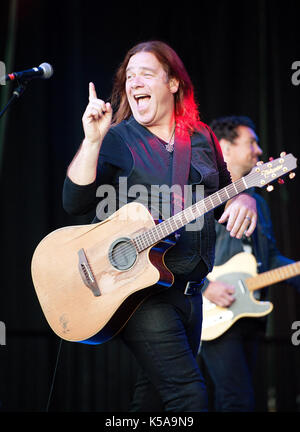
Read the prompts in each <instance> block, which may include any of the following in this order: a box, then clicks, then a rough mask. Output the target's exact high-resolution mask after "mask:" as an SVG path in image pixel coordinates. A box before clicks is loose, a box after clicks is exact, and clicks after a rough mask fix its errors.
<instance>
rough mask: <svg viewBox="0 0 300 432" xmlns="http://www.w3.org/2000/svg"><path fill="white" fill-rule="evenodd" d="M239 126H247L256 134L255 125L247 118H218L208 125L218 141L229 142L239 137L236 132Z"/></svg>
mask: <svg viewBox="0 0 300 432" xmlns="http://www.w3.org/2000/svg"><path fill="white" fill-rule="evenodd" d="M239 126H247V127H249V128H250V129H252V130H253V131H254V132H256V131H255V129H256V127H255V124H254V123H253V121H252V120H251V119H250V118H249V117H247V116H228V117H219V118H217V119H215V120H213V121H212V122H211V124H210V127H211V129H212V130H213V132H214V134H215V135H216V137H217V138H218V140H219V141H220V140H221V139H222V138H223V139H226V140H228V141H230V142H233V141H234V140H235V139H236V138H237V137H238V136H239V134H238V130H237V128H238V127H239Z"/></svg>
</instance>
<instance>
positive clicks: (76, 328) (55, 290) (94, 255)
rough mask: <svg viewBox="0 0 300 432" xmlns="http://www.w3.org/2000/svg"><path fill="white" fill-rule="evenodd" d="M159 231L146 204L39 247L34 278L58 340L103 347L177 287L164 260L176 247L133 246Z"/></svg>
mask: <svg viewBox="0 0 300 432" xmlns="http://www.w3.org/2000/svg"><path fill="white" fill-rule="evenodd" d="M154 226H155V222H154V220H153V218H152V216H151V214H150V213H149V211H148V210H147V209H146V208H145V207H144V206H143V205H141V204H139V203H130V204H127V205H126V206H124V207H122V208H121V209H120V210H118V211H117V212H116V213H114V214H113V215H112V216H111V217H110V218H108V219H106V220H105V221H103V222H100V223H97V224H91V225H81V226H71V227H65V228H61V229H58V230H56V231H53V232H52V233H50V234H49V235H48V236H46V237H45V238H44V239H43V240H42V241H41V242H40V243H39V245H38V246H37V248H36V250H35V252H34V255H33V259H32V279H33V282H34V286H35V290H36V293H37V296H38V299H39V302H40V305H41V308H42V310H43V313H44V315H45V317H46V319H47V321H48V323H49V325H50V327H51V328H52V330H53V331H54V332H55V333H56V334H57V335H58V336H59V337H61V338H62V339H65V340H69V341H74V342H83V343H91V344H93V343H103V342H105V341H107V340H109V339H110V338H112V337H113V336H114V335H116V334H117V333H118V332H119V331H120V330H121V329H122V327H123V326H124V325H125V323H126V322H127V321H128V319H129V318H130V316H131V315H132V314H133V313H134V311H135V310H136V308H137V307H138V306H139V305H140V303H141V302H142V301H144V299H145V298H146V297H147V296H149V295H152V294H154V293H155V292H158V291H160V290H161V289H163V287H169V286H171V285H172V283H173V280H174V278H173V274H172V273H171V272H170V271H169V270H168V269H167V267H166V266H165V265H164V262H163V257H164V254H165V252H166V251H167V250H168V249H169V248H170V247H172V246H173V244H174V243H172V242H169V241H162V242H160V243H159V244H156V245H154V246H153V247H152V248H148V249H145V250H144V251H142V252H141V253H139V254H136V255H135V251H134V248H133V247H132V244H131V242H130V238H131V237H133V236H135V235H137V234H141V233H143V232H144V231H145V230H149V229H151V228H153V227H154ZM88 282H89V283H90V286H89V284H88Z"/></svg>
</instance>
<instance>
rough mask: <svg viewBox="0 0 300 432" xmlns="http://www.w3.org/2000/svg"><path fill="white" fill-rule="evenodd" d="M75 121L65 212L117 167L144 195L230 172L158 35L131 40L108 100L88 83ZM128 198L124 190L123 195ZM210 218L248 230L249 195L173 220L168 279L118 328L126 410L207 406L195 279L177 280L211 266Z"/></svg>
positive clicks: (251, 220)
mask: <svg viewBox="0 0 300 432" xmlns="http://www.w3.org/2000/svg"><path fill="white" fill-rule="evenodd" d="M82 122H83V130H84V139H83V141H82V143H81V145H80V148H79V150H78V151H77V153H76V155H75V156H74V158H73V160H72V162H71V164H70V166H69V168H68V171H67V176H66V179H65V183H64V190H63V203H64V208H65V210H66V211H67V212H69V213H71V214H84V213H86V212H87V211H89V210H90V209H91V208H95V209H96V206H97V200H96V189H97V187H98V186H99V185H101V184H110V185H114V186H115V187H116V188H117V187H118V179H119V177H121V176H123V177H124V176H126V177H127V186H128V188H130V187H131V186H133V185H135V184H139V185H145V186H146V187H147V189H148V191H149V194H148V195H149V196H150V191H151V185H152V184H155V185H164V184H166V185H168V186H169V187H171V186H172V185H173V184H179V185H181V186H182V187H183V186H184V185H197V184H201V185H203V186H204V190H205V194H206V195H208V194H211V193H213V192H215V191H217V190H218V189H219V188H222V187H224V186H226V185H228V184H229V183H230V182H231V179H230V174H229V172H228V170H227V168H226V164H225V162H224V160H223V156H222V152H221V150H220V146H219V143H218V141H217V139H216V137H215V135H214V134H213V132H212V131H211V129H210V128H209V127H208V126H207V125H206V124H204V123H202V122H201V121H200V120H199V114H198V109H197V105H196V101H195V98H194V91H193V84H192V82H191V80H190V78H189V75H188V73H187V71H186V69H185V67H184V65H183V63H182V61H181V59H180V58H179V56H178V55H177V54H176V52H174V50H173V49H172V48H171V47H170V46H168V45H167V44H165V43H163V42H160V41H149V42H145V43H140V44H138V45H136V46H134V47H133V48H132V49H131V50H130V51H129V52H128V53H127V54H126V56H125V58H124V60H123V62H122V64H121V66H120V67H119V69H118V70H117V72H116V76H115V81H114V87H113V91H112V96H111V103H108V102H105V101H103V100H101V99H100V98H99V97H98V95H97V93H96V89H95V86H94V84H93V83H90V85H89V102H88V105H87V107H86V110H85V112H84V114H83V118H82ZM116 196H118V193H117V194H116ZM182 196H184V194H182ZM130 200H132V197H130V196H128V197H127V201H126V202H130ZM117 204H118V206H121V205H122V202H118V203H117ZM214 218H217V219H218V220H219V222H220V223H227V225H226V226H227V230H228V231H230V234H231V235H232V236H234V237H237V238H241V236H242V234H243V233H244V232H245V231H246V233H247V235H248V236H249V235H251V234H252V232H253V231H254V229H255V226H256V218H257V214H256V205H255V200H254V199H253V198H252V197H251V196H249V195H247V194H241V195H239V196H237V197H235V198H234V199H232V200H231V201H230V202H228V203H227V204H226V207H225V208H224V206H223V207H219V208H218V209H217V211H215V213H208V214H207V215H205V219H204V226H203V228H202V230H201V231H200V230H198V231H188V230H184V229H183V230H182V231H181V233H180V236H179V238H178V240H177V243H176V245H175V246H174V247H173V248H172V249H171V250H170V251H169V252H168V253H167V254H166V256H165V263H166V265H167V267H168V268H169V269H170V270H171V271H172V272H173V274H174V277H175V282H174V284H173V285H172V286H171V287H170V288H168V289H165V290H164V291H163V292H161V293H159V294H156V295H153V296H150V297H148V298H147V299H146V300H145V301H144V302H143V303H142V304H141V306H140V307H139V308H138V309H137V310H136V312H135V313H134V314H133V316H132V317H131V318H130V320H129V321H128V322H127V324H126V325H125V326H124V328H123V329H122V330H121V332H120V333H119V335H118V337H119V338H120V339H121V340H122V341H123V342H124V343H125V344H126V345H127V346H128V347H129V349H130V350H131V351H132V353H133V354H134V355H135V357H136V359H137V361H138V363H139V365H140V372H139V376H138V379H137V382H136V387H135V393H134V397H133V401H132V405H131V407H130V410H131V411H155V410H164V411H168V412H188V411H190V412H192V411H194V412H197V411H206V410H207V398H206V389H205V385H204V380H203V377H202V375H201V372H200V370H199V368H198V365H197V361H196V355H197V351H198V345H199V341H200V336H201V323H202V315H201V310H202V306H201V305H202V297H201V284H192V283H191V284H189V285H188V286H189V287H190V288H191V290H189V291H187V290H186V286H187V283H188V282H193V281H201V280H202V279H203V278H204V277H205V276H206V274H207V273H208V272H209V271H211V269H212V265H213V261H214V248H215V228H214ZM94 221H95V222H96V221H97V218H95V220H94ZM153 395H155V396H154V397H153Z"/></svg>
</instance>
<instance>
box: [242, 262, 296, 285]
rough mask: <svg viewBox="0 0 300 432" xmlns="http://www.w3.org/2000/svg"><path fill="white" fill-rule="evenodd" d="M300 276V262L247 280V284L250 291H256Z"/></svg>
mask: <svg viewBox="0 0 300 432" xmlns="http://www.w3.org/2000/svg"><path fill="white" fill-rule="evenodd" d="M299 274H300V261H298V262H296V263H293V264H288V265H286V266H283V267H278V268H276V269H274V270H270V271H267V272H264V273H261V274H260V275H257V276H254V277H251V278H248V279H246V281H245V282H246V284H247V287H248V289H249V291H255V290H258V289H261V288H264V287H266V286H269V285H273V284H275V283H277V282H282V281H283V280H286V279H290V278H292V277H294V276H298V275H299Z"/></svg>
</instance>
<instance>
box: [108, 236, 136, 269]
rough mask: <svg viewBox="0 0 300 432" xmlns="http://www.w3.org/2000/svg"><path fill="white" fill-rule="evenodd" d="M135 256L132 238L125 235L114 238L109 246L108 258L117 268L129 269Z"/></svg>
mask: <svg viewBox="0 0 300 432" xmlns="http://www.w3.org/2000/svg"><path fill="white" fill-rule="evenodd" d="M136 258H137V251H136V248H135V246H134V244H133V243H132V240H131V239H129V238H127V237H122V238H120V239H118V240H115V241H114V242H113V243H112V245H111V246H110V248H109V260H110V262H111V264H112V266H114V267H115V268H116V269H117V270H128V269H130V268H131V267H132V266H133V264H134V263H135V261H136Z"/></svg>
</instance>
